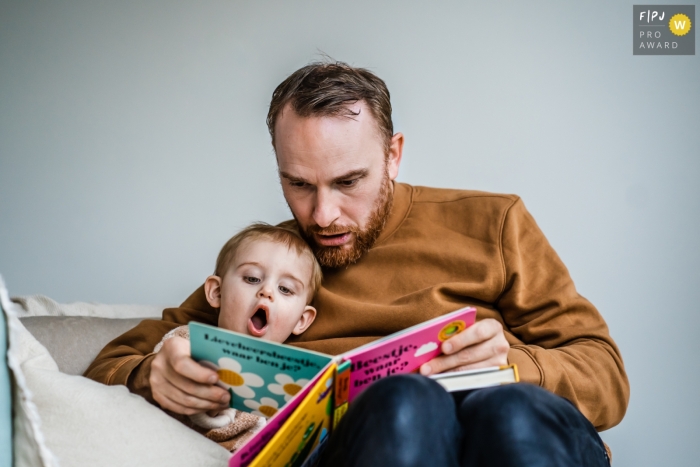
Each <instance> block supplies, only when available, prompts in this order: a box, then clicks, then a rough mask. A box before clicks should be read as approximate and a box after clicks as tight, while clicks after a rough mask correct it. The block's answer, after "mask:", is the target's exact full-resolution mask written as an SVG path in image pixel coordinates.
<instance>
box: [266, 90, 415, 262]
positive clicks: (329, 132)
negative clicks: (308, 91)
mask: <svg viewBox="0 0 700 467" xmlns="http://www.w3.org/2000/svg"><path fill="white" fill-rule="evenodd" d="M351 107H352V108H353V110H355V111H357V110H359V111H360V114H359V115H358V116H356V117H354V118H352V119H351V118H345V117H300V116H298V115H297V114H296V113H295V112H294V111H293V110H292V108H291V106H289V105H288V106H287V107H286V108H285V109H284V110H283V111H282V113H281V115H280V117H279V118H278V120H277V124H276V126H275V150H276V153H277V163H278V165H279V172H280V180H281V183H282V191H283V192H284V197H285V199H286V200H287V203H288V204H289V207H290V209H291V210H292V214H293V215H294V217H295V218H296V220H297V223H298V224H299V227H300V230H301V232H302V234H303V235H304V236H305V237H306V240H307V241H308V242H309V244H310V245H311V247H312V248H313V249H314V253H315V254H316V257H317V258H318V260H319V262H320V263H321V264H322V265H323V266H327V267H339V266H343V265H347V264H350V263H354V262H355V261H357V260H358V259H359V258H360V256H362V254H363V253H365V252H366V251H367V250H369V248H371V246H372V244H373V243H374V241H375V240H376V239H377V237H378V236H379V233H380V232H381V230H382V228H383V226H384V223H385V221H386V217H387V216H388V214H389V211H390V210H391V202H392V199H393V193H392V190H393V185H392V184H391V180H394V179H395V178H396V176H397V175H398V169H399V163H400V161H401V151H402V149H403V135H401V134H400V133H397V134H396V135H394V137H393V138H392V140H391V145H390V149H389V151H388V154H387V151H386V148H385V145H384V141H383V140H382V138H381V136H380V134H379V131H378V129H377V122H376V120H375V119H374V117H373V116H372V115H371V113H370V111H369V109H368V108H367V106H366V105H365V104H364V102H358V103H356V104H353V105H352V106H351Z"/></svg>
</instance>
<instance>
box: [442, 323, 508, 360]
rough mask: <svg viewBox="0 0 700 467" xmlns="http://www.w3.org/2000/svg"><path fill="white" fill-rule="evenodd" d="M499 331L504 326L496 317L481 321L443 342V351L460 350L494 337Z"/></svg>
mask: <svg viewBox="0 0 700 467" xmlns="http://www.w3.org/2000/svg"><path fill="white" fill-rule="evenodd" d="M498 333H501V334H502V333H503V326H501V323H499V322H498V321H496V320H495V319H485V320H482V321H479V322H477V323H474V324H472V325H471V326H469V327H468V328H467V329H465V330H464V331H462V332H460V333H459V334H457V335H455V336H452V337H451V338H449V339H447V340H446V341H445V342H443V344H442V353H444V354H445V355H450V354H452V353H456V352H459V351H460V350H462V349H464V348H465V347H469V346H472V345H476V344H479V343H481V342H484V341H487V340H489V339H492V338H493V337H494V336H495V335H497V334H498Z"/></svg>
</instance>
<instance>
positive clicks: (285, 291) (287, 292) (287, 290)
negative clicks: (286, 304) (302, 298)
mask: <svg viewBox="0 0 700 467" xmlns="http://www.w3.org/2000/svg"><path fill="white" fill-rule="evenodd" d="M279 289H280V292H282V293H283V294H285V295H291V294H293V293H294V292H292V290H291V289H289V288H287V287H285V286H283V285H280V286H279Z"/></svg>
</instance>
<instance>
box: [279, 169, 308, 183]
mask: <svg viewBox="0 0 700 467" xmlns="http://www.w3.org/2000/svg"><path fill="white" fill-rule="evenodd" d="M279 173H280V178H285V179H287V180H289V181H290V182H303V183H308V182H307V181H306V180H304V179H303V178H301V177H296V176H294V175H292V174H288V173H287V172H284V171H282V170H280V172H279Z"/></svg>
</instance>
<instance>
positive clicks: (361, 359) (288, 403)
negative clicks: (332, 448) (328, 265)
mask: <svg viewBox="0 0 700 467" xmlns="http://www.w3.org/2000/svg"><path fill="white" fill-rule="evenodd" d="M475 318H476V309H475V308H472V307H467V308H463V309H460V310H457V311H454V312H452V313H449V314H446V315H443V316H439V317H437V318H435V319H432V320H430V321H426V322H424V323H421V324H418V325H416V326H413V327H410V328H408V329H404V330H403V331H399V332H397V333H394V334H391V335H389V336H387V337H384V338H382V339H379V340H376V341H374V342H371V343H369V344H367V345H364V346H362V347H358V348H356V349H353V350H351V351H350V352H347V353H344V354H342V355H338V356H335V357H334V356H330V355H325V354H322V353H318V352H313V351H311V350H306V349H301V348H297V347H292V346H289V345H284V344H277V343H273V342H269V341H265V340H262V339H258V338H255V337H251V336H247V335H245V334H239V333H236V332H233V331H228V330H226V329H221V328H217V327H213V326H208V325H205V324H200V323H195V322H191V323H190V324H189V328H190V344H191V352H192V358H194V359H195V360H197V361H198V362H200V363H201V364H202V365H204V366H207V367H209V368H212V369H214V370H216V371H217V373H218V374H219V383H218V384H219V385H221V386H222V387H224V388H225V389H226V390H228V391H229V392H230V393H231V404H230V405H231V407H232V408H234V409H237V410H243V411H246V412H250V413H253V414H255V415H259V416H263V417H266V418H267V423H266V425H265V427H264V428H263V429H262V430H261V431H260V432H258V433H257V434H256V435H255V436H254V437H252V438H251V439H250V440H249V441H248V442H247V443H246V444H245V445H244V446H243V447H241V448H240V449H238V450H237V451H236V452H235V453H234V455H233V456H232V457H231V460H230V461H229V467H247V466H251V467H262V466H266V467H301V466H302V465H311V464H312V462H313V460H314V456H315V455H317V454H318V453H319V452H320V450H319V449H317V448H318V447H319V446H320V445H322V444H323V443H324V441H325V440H326V439H327V438H328V435H329V434H330V432H331V431H332V429H333V427H334V426H335V425H336V424H337V423H338V421H339V420H340V418H341V417H342V416H343V414H345V412H346V411H347V408H348V404H350V403H352V401H353V399H354V398H355V397H357V396H358V394H360V393H361V392H362V391H363V390H364V389H366V388H367V387H368V386H369V385H370V384H372V383H373V382H375V381H377V380H380V379H382V378H385V377H387V376H390V375H394V374H401V373H410V372H414V371H417V370H418V369H419V367H420V366H421V365H422V364H423V363H425V362H427V361H429V360H431V359H433V358H434V357H436V356H438V355H439V354H440V353H441V351H440V345H441V343H442V342H443V341H445V340H447V339H448V338H450V337H452V336H454V335H455V334H457V333H459V332H461V331H463V330H464V329H466V328H467V327H468V326H471V325H472V324H473V323H474V320H475ZM305 461H306V464H305Z"/></svg>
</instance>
